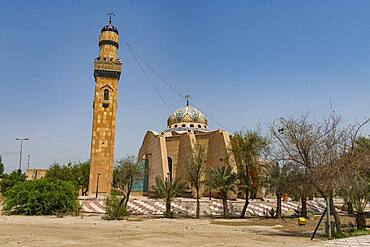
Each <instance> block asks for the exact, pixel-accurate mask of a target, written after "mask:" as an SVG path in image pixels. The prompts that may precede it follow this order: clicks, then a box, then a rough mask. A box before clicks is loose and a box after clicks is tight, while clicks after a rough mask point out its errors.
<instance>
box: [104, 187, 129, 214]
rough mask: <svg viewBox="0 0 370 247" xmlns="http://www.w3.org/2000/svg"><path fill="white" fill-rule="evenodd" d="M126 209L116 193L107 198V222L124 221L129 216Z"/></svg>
mask: <svg viewBox="0 0 370 247" xmlns="http://www.w3.org/2000/svg"><path fill="white" fill-rule="evenodd" d="M127 215H128V213H127V210H126V208H125V207H124V206H123V205H122V203H120V199H119V198H118V197H117V194H116V193H112V194H110V195H108V196H107V197H106V198H105V215H104V216H103V219H105V220H122V219H123V218H124V217H125V216H127Z"/></svg>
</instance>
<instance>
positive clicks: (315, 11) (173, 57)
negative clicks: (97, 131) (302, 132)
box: [0, 0, 370, 171]
mask: <svg viewBox="0 0 370 247" xmlns="http://www.w3.org/2000/svg"><path fill="white" fill-rule="evenodd" d="M108 12H114V13H115V14H116V17H114V19H113V24H114V25H115V26H116V27H117V28H118V30H119V33H120V38H121V46H120V51H119V53H120V55H119V56H120V58H121V59H122V61H123V63H124V69H123V75H122V77H121V80H120V82H119V95H118V97H119V102H118V113H117V131H116V158H121V157H124V156H125V155H126V154H128V153H130V154H137V151H138V148H139V146H140V145H141V142H142V140H143V137H144V135H145V132H146V131H147V130H148V129H153V130H157V131H161V130H163V129H165V128H166V120H167V117H168V116H169V114H170V111H169V109H168V108H167V107H166V105H165V104H164V103H163V102H162V101H161V100H160V98H159V97H158V95H157V94H156V92H155V91H154V90H153V88H152V87H151V86H150V84H149V83H148V82H147V80H146V79H145V77H144V75H143V73H142V72H141V71H140V69H139V67H138V65H137V64H136V63H135V61H134V59H133V58H132V56H131V55H130V53H129V50H128V49H127V47H126V46H125V45H124V43H123V42H122V41H123V40H126V41H127V42H128V43H129V44H131V45H132V47H133V48H134V49H135V51H136V52H137V53H138V54H140V56H142V57H143V58H144V59H145V60H146V61H147V62H148V63H149V64H150V65H151V66H152V67H153V68H155V70H156V71H158V72H159V73H160V74H161V75H162V76H163V77H164V78H165V79H166V80H167V81H169V82H170V83H171V85H172V86H173V87H175V88H176V89H177V90H179V91H180V92H181V93H182V94H191V95H192V97H193V100H192V103H193V104H194V105H196V106H198V107H199V108H200V110H202V111H203V112H205V113H206V114H209V115H210V116H211V117H212V118H213V119H215V120H216V121H217V122H220V123H221V124H222V125H224V126H226V127H227V129H228V130H230V131H231V132H232V131H235V130H238V129H240V128H241V127H242V126H245V127H247V128H255V127H256V125H257V124H259V123H260V124H261V126H266V125H267V124H268V123H269V122H271V121H272V120H273V119H276V118H278V117H281V116H298V115H299V114H301V113H306V112H307V111H312V114H313V117H315V118H317V119H321V118H323V117H324V116H327V115H328V114H329V112H330V103H329V97H331V99H332V105H333V107H334V110H335V111H336V112H337V113H338V114H340V115H341V116H342V117H343V119H344V120H345V121H346V122H348V123H350V122H354V121H359V120H361V119H363V118H364V117H365V116H369V115H370V15H369V13H370V1H361V0H357V1H350V0H347V1H341V0H327V1H321V0H307V1H303V0H302V1H296V0H291V1H288V0H281V1H275V0H270V1H267V0H266V1H263V0H254V1H252V0H250V1H248V0H243V1H236V0H233V1H227V0H224V1H214V0H212V1H211V0H209V1H150V0H148V1H134V0H132V1H75V0H73V1H67V0H64V1H58V2H57V1H36V0H34V1H28V0H27V1H26V0H25V1H10V0H9V1H4V0H2V1H1V2H0V23H1V32H0V47H1V49H0V51H1V52H0V54H1V57H2V58H1V59H0V72H1V77H0V85H1V88H0V92H1V94H0V153H1V152H16V151H18V150H19V143H17V142H16V141H15V138H16V137H29V138H30V141H29V142H26V143H25V144H24V155H25V156H26V155H27V154H30V155H31V167H39V168H46V167H48V166H49V165H50V164H51V163H53V162H54V161H56V162H59V163H62V164H63V163H65V162H68V161H73V162H77V161H85V160H87V159H88V157H89V152H90V150H89V148H90V138H91V120H92V102H93V92H94V78H93V60H94V58H95V57H97V56H98V35H99V33H100V29H101V28H102V26H104V25H105V24H106V23H107V17H106V14H107V13H108ZM152 78H153V82H154V84H155V85H156V87H157V88H158V89H159V90H160V91H161V95H162V96H163V97H164V98H165V99H166V101H167V103H168V104H169V105H170V108H171V109H172V110H175V109H176V108H178V107H181V106H183V105H184V104H185V101H182V100H181V99H180V98H179V97H178V96H177V95H176V94H175V93H174V92H172V91H171V90H169V88H168V87H166V86H165V85H164V84H163V83H162V82H161V81H160V80H159V79H158V78H156V77H155V76H153V75H152ZM209 124H210V127H211V128H213V129H216V128H219V126H218V125H217V124H216V123H215V122H214V121H213V120H211V119H210V120H209ZM366 131H367V132H365V134H369V133H370V128H367V129H366ZM18 159H19V157H18V156H16V155H10V154H9V153H8V154H7V155H5V156H3V160H4V162H5V163H6V166H7V171H9V170H12V169H16V168H17V166H18Z"/></svg>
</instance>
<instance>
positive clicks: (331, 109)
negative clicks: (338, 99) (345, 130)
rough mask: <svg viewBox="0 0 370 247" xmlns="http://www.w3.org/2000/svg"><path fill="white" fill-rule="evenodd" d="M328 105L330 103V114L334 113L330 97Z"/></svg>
mask: <svg viewBox="0 0 370 247" xmlns="http://www.w3.org/2000/svg"><path fill="white" fill-rule="evenodd" d="M329 103H330V111H331V112H332V113H335V111H334V110H333V104H332V102H331V96H329Z"/></svg>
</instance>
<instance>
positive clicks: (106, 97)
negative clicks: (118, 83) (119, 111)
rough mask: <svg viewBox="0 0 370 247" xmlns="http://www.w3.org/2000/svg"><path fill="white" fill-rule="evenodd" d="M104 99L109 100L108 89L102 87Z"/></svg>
mask: <svg viewBox="0 0 370 247" xmlns="http://www.w3.org/2000/svg"><path fill="white" fill-rule="evenodd" d="M104 100H109V90H108V89H104Z"/></svg>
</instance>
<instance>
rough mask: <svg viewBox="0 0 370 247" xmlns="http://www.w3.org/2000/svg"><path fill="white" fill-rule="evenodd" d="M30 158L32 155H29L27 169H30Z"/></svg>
mask: <svg viewBox="0 0 370 247" xmlns="http://www.w3.org/2000/svg"><path fill="white" fill-rule="evenodd" d="M30 159H31V155H27V170H29V169H30Z"/></svg>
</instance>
